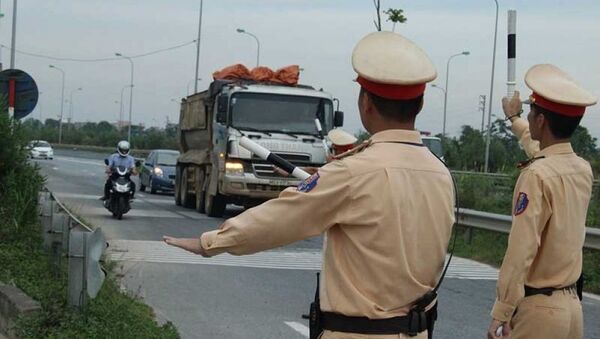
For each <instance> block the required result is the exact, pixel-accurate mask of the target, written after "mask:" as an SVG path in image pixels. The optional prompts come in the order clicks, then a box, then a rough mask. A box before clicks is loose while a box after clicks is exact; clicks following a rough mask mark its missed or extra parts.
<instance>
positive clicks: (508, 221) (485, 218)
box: [458, 208, 600, 250]
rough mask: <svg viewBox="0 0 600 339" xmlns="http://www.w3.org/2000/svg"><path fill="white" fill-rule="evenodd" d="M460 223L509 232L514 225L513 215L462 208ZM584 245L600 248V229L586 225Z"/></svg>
mask: <svg viewBox="0 0 600 339" xmlns="http://www.w3.org/2000/svg"><path fill="white" fill-rule="evenodd" d="M458 225H460V226H464V227H467V228H476V229H483V230H488V231H493V232H500V233H506V234H508V233H510V228H511V225H512V217H511V216H510V215H503V214H496V213H488V212H481V211H475V210H470V209H467V208H461V209H460V211H459V213H458ZM583 246H584V248H589V249H595V250H600V229H598V228H591V227H586V228H585V243H584V245H583Z"/></svg>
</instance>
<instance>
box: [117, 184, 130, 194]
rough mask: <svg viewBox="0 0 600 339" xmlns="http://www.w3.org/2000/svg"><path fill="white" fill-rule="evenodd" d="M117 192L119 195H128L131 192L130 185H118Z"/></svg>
mask: <svg viewBox="0 0 600 339" xmlns="http://www.w3.org/2000/svg"><path fill="white" fill-rule="evenodd" d="M116 188H117V192H119V193H127V192H129V184H125V185H121V184H117V187H116Z"/></svg>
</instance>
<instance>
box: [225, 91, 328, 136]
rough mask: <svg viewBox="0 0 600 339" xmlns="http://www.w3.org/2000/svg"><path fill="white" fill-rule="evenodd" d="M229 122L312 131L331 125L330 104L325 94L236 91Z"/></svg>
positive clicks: (274, 129)
mask: <svg viewBox="0 0 600 339" xmlns="http://www.w3.org/2000/svg"><path fill="white" fill-rule="evenodd" d="M230 106H231V123H232V125H233V127H236V128H238V129H242V130H243V129H244V128H247V129H249V130H252V129H253V130H261V131H269V132H278V131H279V132H283V133H297V134H299V133H302V134H316V133H317V127H316V125H315V118H317V117H318V118H319V120H320V121H321V125H322V127H323V130H324V133H327V131H329V129H331V128H332V125H333V105H332V103H331V100H329V99H326V98H317V97H305V96H294V95H281V94H264V93H237V94H234V95H233V97H232V99H231V104H230Z"/></svg>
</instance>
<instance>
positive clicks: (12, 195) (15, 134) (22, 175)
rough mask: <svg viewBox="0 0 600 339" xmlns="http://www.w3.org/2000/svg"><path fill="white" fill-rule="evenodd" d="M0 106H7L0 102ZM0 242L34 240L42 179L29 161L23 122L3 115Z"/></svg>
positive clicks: (0, 125)
mask: <svg viewBox="0 0 600 339" xmlns="http://www.w3.org/2000/svg"><path fill="white" fill-rule="evenodd" d="M1 107H5V106H4V105H2V103H1V102H0V112H2V109H1ZM0 135H2V136H3V137H2V138H0V240H2V241H17V240H19V241H25V240H27V241H32V240H33V241H34V242H35V239H36V238H38V237H39V234H40V232H39V231H38V226H37V215H36V213H35V211H37V197H38V192H39V191H40V189H41V188H42V184H43V178H42V177H41V176H40V175H39V174H38V170H37V167H36V166H35V165H31V164H29V163H28V162H27V160H26V159H27V150H26V149H25V146H26V145H27V139H26V137H25V134H24V133H23V128H22V126H21V124H20V123H18V122H17V121H13V120H11V119H9V118H8V116H7V114H5V113H0Z"/></svg>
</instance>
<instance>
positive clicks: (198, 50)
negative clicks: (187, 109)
mask: <svg viewBox="0 0 600 339" xmlns="http://www.w3.org/2000/svg"><path fill="white" fill-rule="evenodd" d="M202 2H203V1H202V0H200V13H199V14H198V15H199V18H198V38H197V39H196V77H195V78H194V93H198V68H199V66H200V41H201V39H200V38H201V37H202Z"/></svg>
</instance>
